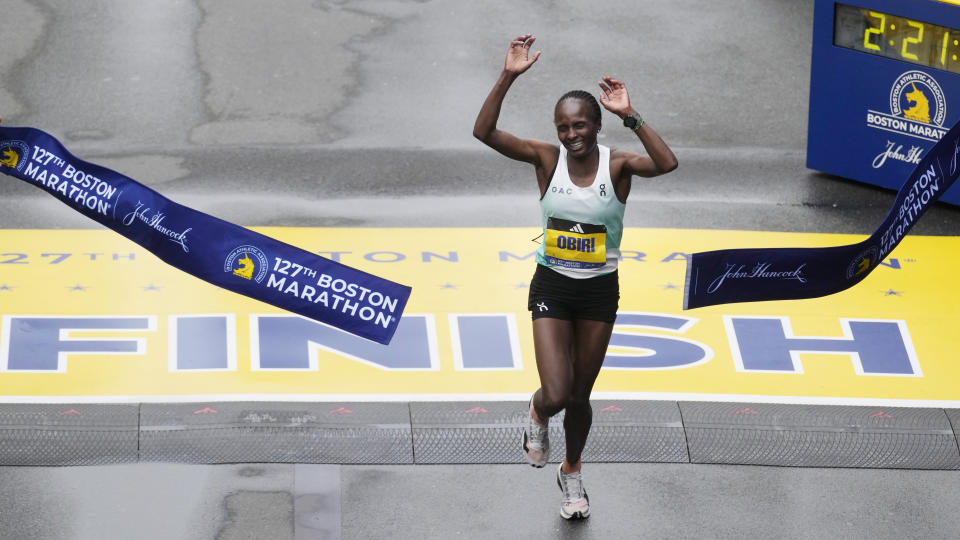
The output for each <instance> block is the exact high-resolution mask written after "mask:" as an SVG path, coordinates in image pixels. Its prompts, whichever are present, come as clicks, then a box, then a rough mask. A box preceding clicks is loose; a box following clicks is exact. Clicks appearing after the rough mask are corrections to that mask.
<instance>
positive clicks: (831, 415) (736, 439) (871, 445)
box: [680, 402, 960, 469]
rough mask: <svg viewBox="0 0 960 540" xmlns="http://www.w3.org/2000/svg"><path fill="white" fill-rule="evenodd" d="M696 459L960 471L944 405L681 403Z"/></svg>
mask: <svg viewBox="0 0 960 540" xmlns="http://www.w3.org/2000/svg"><path fill="white" fill-rule="evenodd" d="M680 409H681V410H682V411H683V417H684V425H685V427H686V430H687V438H688V441H689V444H690V461H691V462H693V463H730V464H741V465H781V466H783V465H786V466H799V467H869V468H904V469H960V456H958V454H957V448H956V439H955V437H954V434H953V431H952V429H951V426H950V423H949V421H948V418H947V416H946V413H945V412H944V411H943V410H942V409H924V408H885V407H844V406H829V405H779V404H750V403H687V402H682V403H680Z"/></svg>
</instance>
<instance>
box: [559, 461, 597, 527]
mask: <svg viewBox="0 0 960 540" xmlns="http://www.w3.org/2000/svg"><path fill="white" fill-rule="evenodd" d="M557 485H558V486H560V491H562V492H563V498H562V499H560V517H562V518H563V519H586V518H588V517H590V498H589V497H587V490H586V489H584V487H583V477H582V476H581V475H580V471H577V472H575V473H570V474H566V473H564V472H563V464H562V463H561V464H560V467H559V468H557Z"/></svg>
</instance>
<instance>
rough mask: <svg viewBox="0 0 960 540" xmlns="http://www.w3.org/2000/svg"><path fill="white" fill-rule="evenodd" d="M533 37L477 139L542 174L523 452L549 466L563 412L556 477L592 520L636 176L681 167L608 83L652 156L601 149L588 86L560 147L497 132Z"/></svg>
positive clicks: (510, 57) (572, 96) (571, 507)
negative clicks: (598, 431)
mask: <svg viewBox="0 0 960 540" xmlns="http://www.w3.org/2000/svg"><path fill="white" fill-rule="evenodd" d="M534 39H535V38H534V37H533V36H532V35H530V34H526V35H522V36H518V37H517V38H516V39H514V40H513V41H512V42H511V43H510V48H509V50H508V51H507V57H506V60H505V61H504V67H503V71H502V72H501V73H500V77H499V78H498V79H497V82H496V84H495V85H494V87H493V90H491V91H490V95H488V96H487V99H486V101H484V103H483V106H482V107H481V109H480V113H479V114H478V115H477V120H476V123H475V124H474V127H473V135H474V136H475V137H476V138H477V139H479V140H481V141H482V142H483V143H484V144H486V145H487V146H489V147H491V148H493V149H494V150H496V151H497V152H500V153H501V154H503V155H505V156H507V157H508V158H510V159H515V160H518V161H524V162H526V163H530V164H532V165H533V166H534V168H535V171H536V175H537V184H538V185H539V187H540V209H541V217H542V219H541V222H542V228H543V242H542V243H541V245H540V247H539V249H538V250H537V268H536V271H535V272H534V275H533V280H532V281H531V283H530V296H529V300H528V303H527V308H528V309H529V310H530V311H531V313H532V317H533V342H534V350H535V353H536V359H537V370H538V372H539V374H540V388H539V389H538V390H537V391H536V392H534V394H533V397H532V398H531V399H530V416H529V420H528V421H527V425H526V428H525V429H524V432H523V439H522V448H523V452H524V455H525V457H526V460H527V461H528V462H529V463H530V464H531V465H533V466H534V467H543V466H544V465H545V464H546V462H547V460H548V458H549V456H550V441H549V438H548V422H549V420H550V417H551V416H554V415H555V414H557V413H559V412H560V411H562V410H566V414H565V416H564V420H563V428H564V436H565V440H566V456H565V459H564V460H563V462H562V463H561V464H560V467H559V469H558V471H557V483H558V484H559V486H560V490H561V491H562V492H563V495H562V498H561V503H560V515H561V516H562V517H563V518H564V519H583V518H586V517H588V516H589V515H590V501H589V499H588V498H587V492H586V490H585V489H584V487H583V480H582V476H581V462H580V454H581V452H582V451H583V447H584V445H585V443H586V441H587V434H588V433H589V432H590V425H591V423H592V419H593V411H592V409H591V408H590V401H589V400H590V392H591V391H592V389H593V384H594V381H595V380H596V378H597V375H598V374H599V372H600V368H601V366H602V365H603V360H604V357H605V355H606V350H607V344H608V343H609V342H610V336H611V334H612V332H613V324H614V321H615V320H616V317H617V308H618V303H619V298H620V289H619V282H618V277H617V263H618V260H619V255H620V249H619V248H620V238H621V235H622V232H623V212H624V209H625V203H626V202H627V196H628V195H629V194H630V184H631V178H632V177H633V176H643V177H653V176H658V175H661V174H665V173H668V172H670V171H672V170H673V169H675V168H676V167H677V158H676V157H675V156H674V155H673V152H672V151H671V150H670V148H669V147H667V145H666V143H664V142H663V140H662V139H661V138H660V136H659V135H657V133H656V132H655V131H654V130H653V129H652V128H651V127H650V126H649V125H648V124H647V123H646V122H644V121H643V119H641V117H640V114H639V113H637V111H636V110H635V109H634V108H633V107H632V106H631V105H630V97H629V96H628V95H627V87H626V86H625V85H624V83H622V82H620V81H618V80H616V79H613V78H610V77H603V78H602V79H601V81H600V90H601V93H600V104H602V105H603V107H604V108H606V109H607V110H608V111H610V112H611V113H613V114H615V115H617V117H619V118H620V119H621V120H622V122H623V125H624V126H625V127H626V128H627V129H629V130H631V131H633V132H634V133H635V134H636V136H637V138H639V139H640V143H641V144H642V145H643V147H644V150H646V153H647V155H641V154H637V153H634V152H628V151H622V150H611V149H610V148H608V147H606V146H602V145H599V144H597V134H598V133H599V132H600V124H601V110H600V104H598V103H597V100H596V99H595V98H594V97H593V96H592V95H591V94H590V93H588V92H585V91H582V90H575V91H572V92H568V93H566V94H564V95H563V96H562V97H561V98H560V100H559V101H558V102H557V104H556V107H555V109H554V119H553V123H554V124H555V126H556V129H557V138H558V139H559V141H560V145H559V146H557V145H555V144H550V143H547V142H543V141H538V140H534V139H521V138H519V137H516V136H514V135H512V134H510V133H507V132H505V131H501V130H499V129H497V120H498V118H499V116H500V108H501V105H502V104H503V99H504V97H505V96H506V94H507V90H509V88H510V85H511V84H513V82H514V81H515V80H516V79H517V77H519V76H520V74H522V73H524V72H525V71H526V70H527V69H529V68H530V66H532V65H533V63H534V62H536V61H537V59H538V58H539V57H540V51H537V52H536V53H534V54H533V55H532V56H531V55H530V47H531V46H532V45H533V42H534Z"/></svg>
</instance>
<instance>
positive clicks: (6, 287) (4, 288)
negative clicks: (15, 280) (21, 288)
mask: <svg viewBox="0 0 960 540" xmlns="http://www.w3.org/2000/svg"><path fill="white" fill-rule="evenodd" d="M12 290H13V287H11V286H9V285H7V284H6V283H4V284H3V285H0V291H12Z"/></svg>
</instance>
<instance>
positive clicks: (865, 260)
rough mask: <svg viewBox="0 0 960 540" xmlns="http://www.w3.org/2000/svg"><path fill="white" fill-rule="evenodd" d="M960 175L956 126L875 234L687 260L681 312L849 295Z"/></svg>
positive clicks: (959, 126)
mask: <svg viewBox="0 0 960 540" xmlns="http://www.w3.org/2000/svg"><path fill="white" fill-rule="evenodd" d="M958 174H960V123H957V124H956V125H954V126H953V128H952V129H951V130H950V131H948V132H947V134H946V135H944V136H943V138H941V139H940V141H938V142H937V144H935V145H934V146H933V148H931V149H930V151H929V152H927V155H926V156H924V158H923V159H921V160H920V163H919V164H918V165H917V167H916V169H914V171H913V173H912V174H911V175H910V177H909V178H908V179H907V181H906V183H904V184H903V187H901V188H900V191H899V192H898V193H897V198H896V200H895V201H894V203H893V208H891V209H890V212H889V213H888V214H887V217H886V218H885V219H884V220H883V222H882V223H881V224H880V226H879V227H877V230H876V231H874V233H873V234H872V235H870V237H869V238H867V239H866V240H864V241H863V242H860V243H858V244H851V245H848V246H833V247H824V248H766V249H724V250H719V251H704V252H701V253H694V254H693V255H692V256H691V257H690V259H689V261H688V262H687V279H686V288H685V291H684V298H683V308H684V309H693V308H698V307H705V306H712V305H717V304H730V303H734V302H759V301H766V300H796V299H802V298H816V297H819V296H826V295H828V294H834V293H837V292H840V291H842V290H845V289H848V288H850V287H852V286H854V285H856V284H857V283H859V282H860V281H861V280H863V279H864V278H865V277H867V275H869V274H870V272H871V271H873V269H874V268H876V267H877V266H878V265H879V264H880V262H881V261H883V260H884V259H885V258H886V257H887V255H889V254H890V252H891V251H893V248H895V247H897V244H899V243H900V240H902V239H903V237H904V236H905V235H906V234H907V232H908V231H910V229H911V228H912V227H913V225H914V224H915V223H916V222H917V220H919V219H920V216H922V215H923V214H924V212H926V211H927V209H929V208H930V206H932V205H933V203H935V202H936V201H937V199H939V198H940V196H941V195H943V193H944V192H946V191H947V189H949V188H950V186H951V185H953V183H954V181H955V180H956V179H957V176H958Z"/></svg>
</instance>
